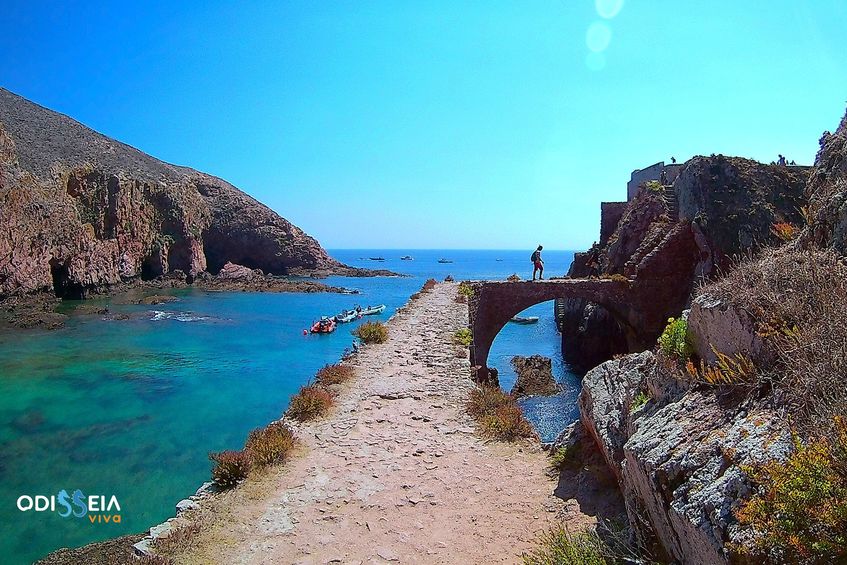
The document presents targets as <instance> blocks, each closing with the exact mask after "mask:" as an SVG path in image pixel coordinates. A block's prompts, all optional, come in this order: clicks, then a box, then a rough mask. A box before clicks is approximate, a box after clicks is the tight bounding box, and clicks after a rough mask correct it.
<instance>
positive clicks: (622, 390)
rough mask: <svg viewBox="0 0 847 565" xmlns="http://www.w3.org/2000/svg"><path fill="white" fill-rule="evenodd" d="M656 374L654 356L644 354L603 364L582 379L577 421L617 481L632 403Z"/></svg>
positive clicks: (648, 353) (648, 352)
mask: <svg viewBox="0 0 847 565" xmlns="http://www.w3.org/2000/svg"><path fill="white" fill-rule="evenodd" d="M655 370H656V359H655V357H654V356H653V353H652V352H650V351H645V352H643V353H638V354H633V355H625V356H623V357H620V358H618V359H612V360H610V361H606V362H605V363H602V364H601V365H598V366H597V367H595V368H594V369H592V370H591V371H589V372H588V374H586V375H585V377H584V378H583V379H582V392H581V393H580V395H579V400H578V404H579V413H580V419H581V420H582V423H583V426H584V427H585V429H586V431H588V433H589V434H591V436H593V437H594V440H595V441H596V442H597V446H598V447H599V448H600V451H601V453H602V454H603V457H604V458H605V459H606V463H607V464H608V465H609V467H610V468H611V469H612V471H613V472H614V473H615V475H616V476H618V477H619V478H620V475H621V463H622V462H623V458H624V456H623V446H624V443H626V440H627V439H628V438H629V429H628V428H629V422H630V406H631V405H632V399H633V398H634V397H635V395H636V394H637V392H638V390H639V389H640V388H642V387H643V386H644V383H645V382H646V379H647V377H648V375H650V374H652V373H653V372H654V371H655Z"/></svg>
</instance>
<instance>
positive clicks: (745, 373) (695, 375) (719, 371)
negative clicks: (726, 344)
mask: <svg viewBox="0 0 847 565" xmlns="http://www.w3.org/2000/svg"><path fill="white" fill-rule="evenodd" d="M712 351H714V352H715V356H716V357H717V361H716V362H715V364H714V365H707V364H706V363H704V362H703V360H702V359H701V360H700V366H699V367H698V366H696V365H694V363H693V362H692V361H688V363H686V365H685V369H686V371H687V372H688V375H689V376H690V377H691V378H692V379H694V381H696V382H701V383H706V384H710V385H714V386H722V385H737V386H741V385H755V384H757V379H758V370H757V369H756V365H755V364H754V363H753V361H751V360H750V358H749V357H747V356H746V355H744V354H742V353H736V354H735V355H733V356H732V357H730V356H729V355H725V354H723V353H721V352H720V351H717V350H716V349H715V348H714V347H713V348H712Z"/></svg>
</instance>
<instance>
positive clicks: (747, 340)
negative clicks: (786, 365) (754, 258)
mask: <svg viewBox="0 0 847 565" xmlns="http://www.w3.org/2000/svg"><path fill="white" fill-rule="evenodd" d="M688 330H689V336H690V338H691V341H692V345H693V346H694V350H695V352H696V353H697V356H698V357H699V358H700V359H703V360H704V361H706V362H707V363H710V364H711V363H714V362H715V361H716V360H717V357H716V355H715V351H718V352H720V353H723V354H724V355H729V356H731V357H733V356H735V355H738V354H741V355H745V356H747V357H749V358H750V359H752V360H754V361H759V363H757V365H760V366H767V365H769V364H770V361H771V360H770V359H769V358H770V357H771V354H770V353H769V352H768V350H767V348H766V347H765V343H764V341H763V340H762V337H761V336H760V335H759V334H758V333H757V332H756V324H755V321H754V320H753V319H752V318H751V317H750V315H749V314H748V313H747V312H745V311H743V310H740V309H738V308H734V307H733V306H732V305H731V304H728V303H726V302H725V301H722V300H720V299H718V298H715V297H713V296H710V295H708V294H701V295H700V296H698V297H697V298H695V299H694V301H693V302H692V304H691V312H690V314H689V316H688Z"/></svg>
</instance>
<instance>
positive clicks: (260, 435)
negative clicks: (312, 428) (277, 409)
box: [244, 422, 294, 467]
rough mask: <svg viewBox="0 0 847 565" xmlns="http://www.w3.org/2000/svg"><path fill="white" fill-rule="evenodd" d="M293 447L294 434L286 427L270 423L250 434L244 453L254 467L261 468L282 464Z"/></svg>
mask: <svg viewBox="0 0 847 565" xmlns="http://www.w3.org/2000/svg"><path fill="white" fill-rule="evenodd" d="M293 447H294V434H292V433H291V430H290V429H289V428H288V426H286V425H285V424H283V423H281V422H272V423H271V424H268V425H267V426H265V427H264V428H257V429H255V430H253V431H252V432H250V435H248V436H247V443H246V445H245V446H244V451H245V452H246V453H247V455H248V456H249V457H250V460H251V461H252V463H253V464H254V465H257V466H260V467H262V466H266V465H274V464H277V463H282V462H283V461H285V458H286V457H287V456H288V454H289V453H290V452H291V449H292V448H293Z"/></svg>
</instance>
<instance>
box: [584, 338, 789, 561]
mask: <svg viewBox="0 0 847 565" xmlns="http://www.w3.org/2000/svg"><path fill="white" fill-rule="evenodd" d="M579 406H580V414H581V420H582V423H583V426H584V427H585V429H586V430H587V432H588V433H589V434H590V435H591V436H592V437H593V438H594V440H595V442H596V443H597V445H598V447H599V448H600V451H601V452H602V454H603V456H604V458H605V459H606V462H607V463H608V465H609V467H610V468H611V469H612V471H614V473H615V474H616V476H617V478H618V482H619V485H620V488H621V491H622V493H623V496H624V500H625V502H626V507H627V514H628V516H629V521H630V525H631V526H632V528H633V530H634V531H635V532H636V534H637V536H638V538H639V542H640V544H641V545H642V546H644V547H648V548H652V551H653V552H654V554H656V555H657V556H662V557H664V558H665V559H668V560H676V561H677V562H680V563H686V564H687V563H690V564H699V563H725V562H729V561H731V555H730V553H729V551H728V550H727V549H726V547H727V546H728V544H732V543H743V542H744V540H745V539H746V538H747V536H749V532H747V531H744V530H742V529H741V528H740V527H739V526H738V524H737V523H736V521H735V518H734V517H733V511H734V510H735V509H736V508H737V505H738V504H739V502H740V501H742V500H743V499H744V498H745V497H747V496H748V495H749V494H750V493H751V488H752V486H751V482H750V480H749V478H748V477H747V475H746V474H745V473H744V472H743V470H742V468H743V467H745V466H747V465H751V464H753V463H761V462H764V461H766V460H770V459H782V458H784V457H785V456H786V455H787V454H788V452H789V450H790V446H791V435H790V433H789V431H788V428H787V426H786V424H785V423H784V421H782V420H780V419H778V418H776V417H775V415H774V414H773V413H772V412H771V411H770V410H768V409H767V408H766V407H764V406H761V405H758V404H756V403H745V402H742V401H741V400H740V399H728V398H726V397H721V396H720V395H719V394H717V391H716V390H715V389H709V388H706V389H697V388H694V389H691V388H690V385H689V384H687V383H682V382H678V381H676V380H675V379H674V378H672V377H670V376H669V374H668V373H667V372H666V371H665V370H664V369H663V368H662V366H661V363H659V362H658V361H657V359H656V358H655V356H654V355H653V353H652V352H649V351H648V352H644V353H640V354H632V355H627V356H624V357H621V358H620V359H616V360H612V361H607V362H606V363H603V364H602V365H600V366H598V367H597V368H595V369H593V370H592V371H590V372H589V373H588V374H587V375H586V376H585V378H584V380H583V389H582V392H581V394H580V398H579Z"/></svg>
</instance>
